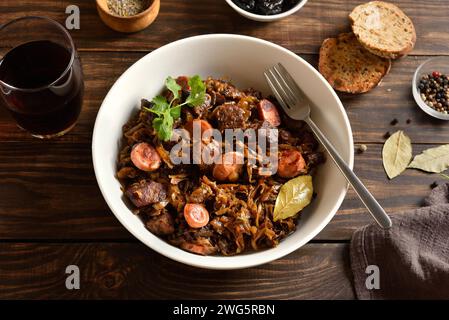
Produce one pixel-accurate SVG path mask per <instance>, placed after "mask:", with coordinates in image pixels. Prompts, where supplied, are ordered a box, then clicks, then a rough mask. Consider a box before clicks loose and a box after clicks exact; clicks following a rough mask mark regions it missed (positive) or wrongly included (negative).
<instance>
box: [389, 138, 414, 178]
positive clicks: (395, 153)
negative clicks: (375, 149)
mask: <svg viewBox="0 0 449 320" xmlns="http://www.w3.org/2000/svg"><path fill="white" fill-rule="evenodd" d="M382 160H383V164H384V168H385V172H386V173H387V175H388V178H390V179H393V178H394V177H397V176H398V175H400V174H401V173H402V172H403V171H404V170H405V169H406V168H407V166H408V164H409V163H410V160H412V143H411V141H410V138H409V137H408V136H407V135H406V134H405V133H404V131H402V130H399V131H397V132H395V133H394V134H392V135H391V136H390V137H389V138H388V139H387V141H385V144H384V147H383V149H382Z"/></svg>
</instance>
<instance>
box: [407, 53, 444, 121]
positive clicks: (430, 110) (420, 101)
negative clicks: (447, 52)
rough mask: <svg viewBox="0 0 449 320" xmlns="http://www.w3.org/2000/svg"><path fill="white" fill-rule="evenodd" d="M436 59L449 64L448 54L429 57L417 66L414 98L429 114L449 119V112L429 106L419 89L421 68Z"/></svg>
mask: <svg viewBox="0 0 449 320" xmlns="http://www.w3.org/2000/svg"><path fill="white" fill-rule="evenodd" d="M436 60H442V61H445V62H447V63H448V66H449V57H448V56H436V57H432V58H429V59H427V60H425V61H424V62H423V63H421V64H420V65H419V66H418V68H416V71H415V73H414V74H413V79H412V92H413V98H414V99H415V102H416V104H417V105H418V106H419V107H420V108H421V110H423V111H424V112H425V113H427V114H428V115H430V116H432V117H433V118H436V119H439V120H449V114H444V113H441V112H439V111H436V110H435V109H432V108H431V107H429V106H428V105H427V104H426V103H425V102H424V101H423V99H422V98H421V93H420V92H419V90H418V80H419V77H420V76H421V75H422V72H421V70H422V69H423V68H424V67H425V66H426V65H428V64H429V63H432V62H434V61H436Z"/></svg>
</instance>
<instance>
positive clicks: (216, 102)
mask: <svg viewBox="0 0 449 320" xmlns="http://www.w3.org/2000/svg"><path fill="white" fill-rule="evenodd" d="M210 96H211V103H212V105H213V106H220V105H222V104H223V103H225V102H226V98H225V96H224V95H222V94H221V93H218V92H215V91H212V92H210Z"/></svg>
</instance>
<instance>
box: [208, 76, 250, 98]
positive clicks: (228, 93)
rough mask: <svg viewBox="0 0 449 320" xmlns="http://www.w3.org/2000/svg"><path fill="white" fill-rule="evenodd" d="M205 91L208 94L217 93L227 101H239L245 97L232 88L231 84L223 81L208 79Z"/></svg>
mask: <svg viewBox="0 0 449 320" xmlns="http://www.w3.org/2000/svg"><path fill="white" fill-rule="evenodd" d="M206 90H207V92H208V93H209V94H210V93H211V92H216V93H219V94H220V95H223V96H224V97H225V98H227V99H229V100H234V101H237V100H240V99H241V98H242V97H244V96H245V94H244V93H243V92H241V91H240V90H238V89H237V88H236V87H234V86H233V85H232V84H231V83H229V82H228V81H224V80H218V79H212V78H208V79H207V80H206Z"/></svg>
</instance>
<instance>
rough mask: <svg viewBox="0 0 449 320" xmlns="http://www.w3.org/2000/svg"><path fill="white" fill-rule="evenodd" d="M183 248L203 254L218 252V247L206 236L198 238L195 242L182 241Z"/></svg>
mask: <svg viewBox="0 0 449 320" xmlns="http://www.w3.org/2000/svg"><path fill="white" fill-rule="evenodd" d="M181 248H182V249H184V250H187V251H190V252H192V253H196V254H200V255H203V256H208V255H211V254H214V253H216V252H217V247H215V246H213V245H212V244H211V242H210V240H209V239H206V238H198V239H196V240H195V241H193V242H183V243H181Z"/></svg>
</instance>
